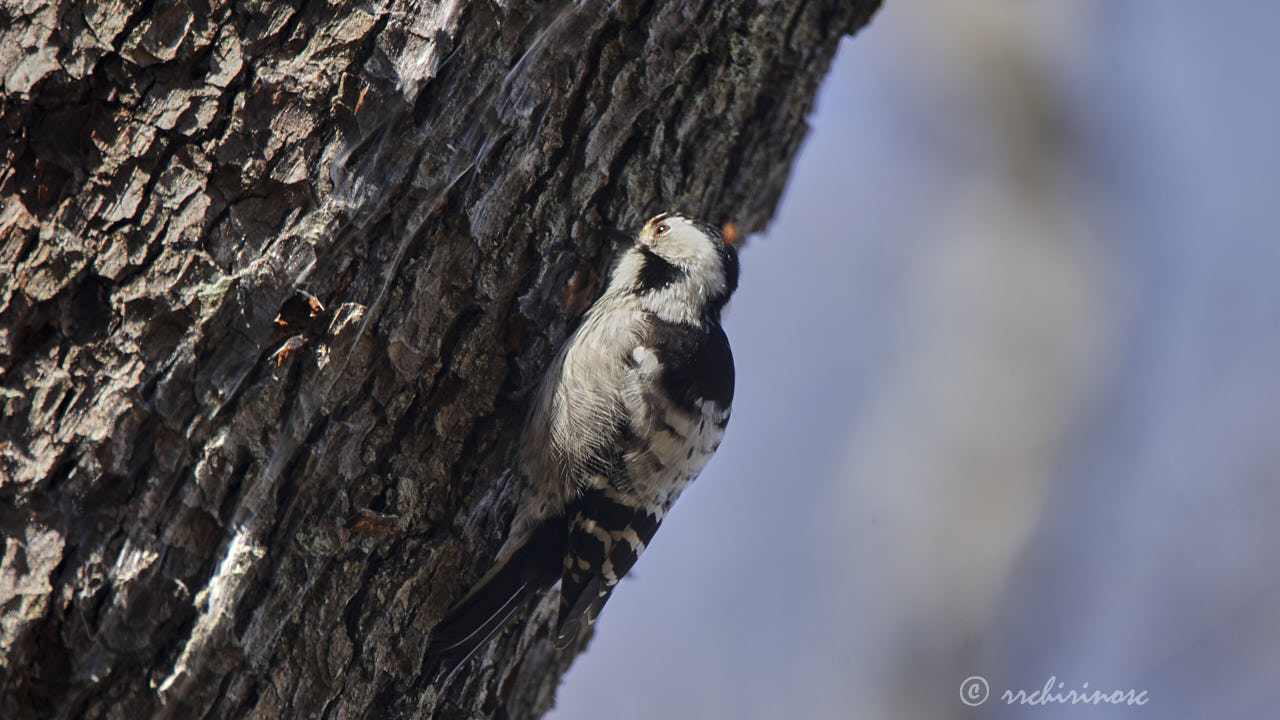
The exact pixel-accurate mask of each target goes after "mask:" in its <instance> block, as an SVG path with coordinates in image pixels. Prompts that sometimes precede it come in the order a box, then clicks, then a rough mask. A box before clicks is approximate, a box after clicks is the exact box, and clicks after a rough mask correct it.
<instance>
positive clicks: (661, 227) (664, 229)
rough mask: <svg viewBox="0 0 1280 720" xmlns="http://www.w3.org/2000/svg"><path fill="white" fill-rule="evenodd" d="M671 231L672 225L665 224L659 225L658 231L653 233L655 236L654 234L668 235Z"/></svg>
mask: <svg viewBox="0 0 1280 720" xmlns="http://www.w3.org/2000/svg"><path fill="white" fill-rule="evenodd" d="M670 229H671V226H670V225H667V224H666V223H663V224H661V225H659V226H658V227H657V229H656V230H654V231H653V234H654V235H666V234H667V231H668V230H670Z"/></svg>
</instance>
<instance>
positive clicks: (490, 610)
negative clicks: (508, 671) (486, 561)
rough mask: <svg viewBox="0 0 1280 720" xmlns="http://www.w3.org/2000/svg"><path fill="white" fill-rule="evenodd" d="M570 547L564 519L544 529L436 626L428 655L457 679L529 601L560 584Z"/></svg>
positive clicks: (542, 527) (485, 578)
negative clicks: (437, 659)
mask: <svg viewBox="0 0 1280 720" xmlns="http://www.w3.org/2000/svg"><path fill="white" fill-rule="evenodd" d="M565 545H566V540H565V530H564V521H563V519H560V520H559V522H558V523H557V522H556V521H555V520H554V519H553V520H552V521H549V522H546V523H544V524H543V525H542V526H541V527H540V528H538V530H537V531H536V532H534V534H533V536H532V537H530V539H529V541H528V542H526V543H525V544H524V545H522V546H520V548H519V549H517V550H516V551H515V552H514V553H512V554H511V556H510V557H509V558H507V560H506V562H504V563H502V564H501V565H499V566H498V567H496V568H494V569H493V570H492V571H490V572H489V574H488V575H486V576H485V577H484V579H482V580H481V581H480V582H479V583H478V584H477V585H476V587H475V588H473V589H472V590H471V592H469V593H467V595H466V597H464V598H462V600H461V601H459V602H458V604H457V605H455V606H454V607H453V609H452V610H450V611H449V614H448V615H446V616H445V617H444V619H443V620H441V621H440V622H439V623H438V624H437V625H436V627H435V629H434V630H433V631H432V633H431V641H430V643H429V644H428V645H427V655H434V656H439V657H440V658H441V659H442V660H443V661H444V662H446V663H449V664H451V665H452V667H451V669H450V671H449V674H450V675H452V674H453V673H454V672H455V671H456V670H457V669H458V668H459V667H461V666H462V664H463V663H465V662H466V661H467V660H469V659H470V658H471V656H472V655H474V654H475V652H476V651H477V650H479V649H480V646H482V645H483V644H484V643H485V641H486V640H488V639H489V638H491V637H493V636H494V635H495V634H496V633H497V632H498V631H499V630H501V629H502V628H503V627H505V626H506V624H507V623H508V622H510V621H511V618H512V617H514V616H515V614H516V612H517V611H519V610H520V609H521V608H523V607H524V606H525V604H526V603H527V602H528V600H529V598H531V597H533V596H534V595H536V594H537V593H539V592H541V591H543V590H546V589H547V588H549V587H551V586H552V585H554V584H555V582H556V581H557V580H559V579H560V572H561V570H562V569H563V567H564V554H565Z"/></svg>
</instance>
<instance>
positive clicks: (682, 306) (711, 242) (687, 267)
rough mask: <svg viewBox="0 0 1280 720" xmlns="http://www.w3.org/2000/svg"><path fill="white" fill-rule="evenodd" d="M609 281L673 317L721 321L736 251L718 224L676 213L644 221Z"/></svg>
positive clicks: (733, 285) (734, 278)
mask: <svg viewBox="0 0 1280 720" xmlns="http://www.w3.org/2000/svg"><path fill="white" fill-rule="evenodd" d="M609 287H610V289H611V290H613V291H616V292H630V293H633V294H635V295H636V296H637V297H638V298H639V299H640V304H641V306H642V307H643V308H644V309H645V310H648V311H649V312H652V313H654V314H655V315H657V316H658V317H660V318H662V319H664V320H668V321H671V322H682V323H686V324H698V323H701V322H704V321H707V320H711V321H717V322H718V321H719V319H720V312H721V310H722V309H723V308H724V305H725V303H727V302H728V301H729V297H730V296H731V295H732V294H733V291H734V290H736V289H737V288H738V251H737V248H736V247H734V246H733V245H732V244H731V243H726V242H725V239H724V235H723V234H722V233H721V232H720V230H719V229H718V228H716V227H715V226H713V225H709V224H707V223H704V222H701V221H698V220H694V219H691V218H688V217H685V216H683V215H678V214H675V213H662V214H661V215H657V216H655V217H654V218H652V219H651V220H649V222H647V223H645V224H644V227H643V228H641V230H640V232H639V233H638V234H637V235H635V238H634V245H633V246H632V247H631V248H629V249H628V250H627V251H626V252H625V253H624V254H623V257H622V260H621V261H620V262H619V263H618V266H617V267H616V268H615V269H614V272H613V277H612V279H611V280H610V283H609Z"/></svg>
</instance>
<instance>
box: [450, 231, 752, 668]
mask: <svg viewBox="0 0 1280 720" xmlns="http://www.w3.org/2000/svg"><path fill="white" fill-rule="evenodd" d="M619 232H620V231H619ZM623 234H624V236H625V237H626V238H627V241H628V242H629V243H630V244H629V246H628V247H626V248H625V249H624V250H623V251H622V252H621V254H620V256H619V257H618V259H617V260H616V262H615V263H614V265H613V268H612V270H611V272H610V275H609V281H608V284H607V286H606V288H605V290H604V293H603V294H602V295H601V296H600V297H599V299H597V300H596V301H595V303H593V304H592V306H591V307H590V308H589V309H588V310H587V313H586V315H585V316H584V317H583V320H582V322H581V324H580V325H579V326H578V328H577V329H576V330H575V331H574V332H573V334H572V335H571V336H570V337H569V339H568V340H567V341H565V343H564V345H563V347H562V348H561V349H560V351H559V352H558V353H557V354H556V356H555V359H554V360H553V361H552V363H551V365H550V367H549V369H548V370H547V372H546V374H545V375H544V376H543V378H542V380H541V382H540V383H539V385H538V388H537V390H536V392H535V393H534V396H533V400H532V402H531V404H530V407H529V411H528V414H527V416H526V418H525V422H524V426H523V429H522V431H521V435H520V441H519V464H520V471H521V473H520V475H519V477H521V478H523V480H524V481H525V482H526V483H527V484H526V485H525V486H524V489H523V492H522V493H521V494H522V499H521V500H520V503H519V506H518V509H517V511H516V514H515V518H514V520H513V521H512V527H511V531H510V533H509V534H508V539H507V541H506V542H505V543H504V545H503V547H502V549H501V550H499V552H498V556H497V557H498V560H497V561H496V562H495V565H494V567H493V569H491V570H490V571H489V572H488V573H487V574H486V575H485V576H484V577H482V578H481V580H480V581H479V582H478V583H476V585H475V587H474V588H473V589H471V590H470V592H468V593H467V594H466V595H465V596H464V597H463V598H462V599H461V600H460V601H458V602H457V603H456V604H455V605H454V607H453V608H452V609H451V610H450V611H449V612H448V613H447V614H446V615H445V617H444V618H443V619H442V620H441V621H440V622H438V623H437V624H436V626H435V627H434V628H433V630H432V633H431V637H430V640H429V642H428V646H427V653H426V654H427V655H428V656H440V657H442V658H443V659H444V660H445V661H446V662H451V663H452V670H450V672H449V677H451V676H452V674H453V673H454V672H456V671H457V669H458V668H459V667H461V666H462V665H463V664H464V663H465V662H466V661H467V660H468V659H470V657H471V656H472V655H473V654H474V653H475V652H476V651H477V650H478V649H479V648H480V647H482V646H483V644H484V643H485V642H486V641H487V640H488V639H489V638H490V637H492V636H493V635H494V634H496V633H497V632H498V631H499V630H501V629H502V628H503V627H505V626H506V624H507V623H508V622H509V621H510V620H511V619H512V618H513V617H514V616H515V614H516V613H517V612H518V611H519V610H520V609H521V608H523V607H524V606H525V604H526V603H527V602H528V601H529V600H530V598H532V597H534V596H537V595H540V594H541V593H543V592H545V591H547V590H549V589H550V588H551V587H552V586H554V585H555V584H556V582H557V581H558V582H559V583H560V602H559V610H558V616H557V619H556V624H555V626H554V634H555V637H554V642H555V645H556V647H557V648H562V649H563V648H565V647H567V646H569V645H570V644H571V643H572V642H573V640H574V639H575V638H576V636H577V634H578V632H579V628H580V626H581V625H582V623H583V622H584V621H585V622H587V623H592V622H595V620H596V618H597V617H598V616H599V613H600V611H601V609H602V608H603V607H604V605H605V603H606V602H607V601H608V599H609V597H610V595H611V594H612V593H613V591H614V588H615V587H616V586H617V584H618V581H619V580H620V579H621V578H622V577H623V576H625V575H626V574H627V572H628V571H630V570H631V568H632V567H633V566H634V565H635V563H636V560H637V559H638V558H639V557H640V555H641V554H642V553H643V552H644V550H645V548H646V547H647V546H648V545H649V543H650V541H651V540H652V539H653V536H654V533H655V532H656V531H657V529H658V527H659V525H661V523H662V521H663V519H664V518H665V517H666V515H667V512H668V511H669V510H670V509H671V506H672V504H673V503H674V502H675V501H676V499H677V498H678V497H679V496H680V494H681V492H682V491H683V490H684V489H685V488H686V487H688V486H689V484H690V483H692V482H693V480H694V479H695V478H696V477H697V476H698V475H699V473H701V472H702V469H703V467H704V466H705V465H706V464H707V461H708V460H710V459H711V456H712V455H713V454H714V453H715V451H716V450H717V449H718V448H719V446H720V442H721V439H722V437H723V435H724V431H725V428H726V426H727V424H728V422H729V414H730V408H731V405H732V402H733V390H734V366H733V353H732V351H731V349H730V347H729V340H728V337H727V336H726V335H725V332H724V329H723V327H722V326H721V316H722V314H723V312H724V309H725V305H726V304H727V303H728V301H729V298H730V297H731V296H732V295H733V293H734V291H735V290H736V289H737V287H738V250H737V247H736V244H735V243H734V242H733V240H735V239H736V232H730V233H728V235H729V240H730V242H726V241H725V234H723V233H722V232H721V231H720V229H718V228H717V227H715V226H714V225H711V224H709V223H706V222H702V221H700V220H697V219H693V218H690V217H687V216H685V215H682V214H678V213H662V214H660V215H657V216H655V217H653V218H652V219H650V220H649V221H648V222H646V223H645V224H644V226H643V227H642V228H641V229H640V231H639V232H638V233H635V234H634V235H631V234H626V233H623Z"/></svg>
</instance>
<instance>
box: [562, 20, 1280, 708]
mask: <svg viewBox="0 0 1280 720" xmlns="http://www.w3.org/2000/svg"><path fill="white" fill-rule="evenodd" d="M1277 28H1280V5H1275V4H1268V3H1252V2H1243V1H1241V2H1223V3H1187V2H1174V3H1170V2H1164V1H1163V0H1132V1H1130V2H1124V3H1115V2H1103V1H1102V0H1093V1H1089V2H1085V1H1076V2H1070V3H1068V2H1044V3H1027V2H1014V1H1013V0H982V2H979V3H963V4H962V3H955V2H946V1H945V0H933V1H930V2H925V1H923V0H921V1H920V2H917V3H897V2H893V1H892V0H891V1H890V2H889V3H887V4H886V7H885V8H884V9H883V10H882V12H881V13H880V15H879V16H878V17H877V18H876V19H875V21H874V22H873V23H872V25H871V26H870V27H869V28H867V29H866V30H864V31H863V32H862V33H861V34H860V35H858V36H857V37H856V38H855V39H849V40H846V41H845V44H844V45H843V47H842V49H841V53H840V55H839V57H838V58H837V62H836V66H835V67H834V68H833V70H832V73H831V74H830V76H829V77H828V79H827V81H826V83H825V85H824V87H823V90H822V95H821V98H820V103H819V107H818V110H817V112H816V113H815V115H814V116H813V118H812V119H811V123H812V125H813V131H812V133H811V135H810V137H809V139H808V140H807V142H806V144H805V146H804V148H803V150H802V152H801V156H800V158H799V160H798V162H797V164H796V166H795V169H794V173H793V177H792V179H791V182H790V184H789V186H788V190H787V193H786V195H785V196H784V198H783V201H782V206H781V207H780V208H779V212H778V215H777V217H776V219H775V222H774V224H773V225H772V227H771V228H770V229H769V231H768V232H767V233H765V234H764V235H762V236H756V237H753V238H752V239H751V242H750V245H749V246H748V248H747V249H746V250H745V251H744V254H743V278H742V284H741V289H740V291H739V293H738V295H737V296H736V298H735V300H734V302H733V304H732V305H731V310H730V315H729V319H728V321H727V325H728V332H729V335H730V339H731V341H732V343H733V347H734V353H735V357H736V358H737V367H738V390H737V398H736V401H735V408H734V417H733V420H732V422H731V423H730V426H729V431H728V434H727V437H726V439H725V441H724V444H723V446H722V447H721V449H720V452H719V454H718V455H717V456H716V458H715V459H714V460H713V461H712V463H711V465H710V466H709V467H708V469H707V471H706V472H705V473H704V474H703V476H702V478H700V479H699V480H698V482H697V483H695V484H694V485H693V487H692V488H691V489H690V490H689V491H688V492H686V494H685V496H684V497H683V498H682V499H681V501H680V503H679V504H678V505H677V506H676V507H675V509H674V510H673V512H672V514H671V515H670V516H669V518H668V520H667V521H666V523H665V524H664V526H663V528H662V530H661V531H660V532H659V534H658V536H657V538H656V539H655V541H654V543H653V545H652V546H651V548H650V549H649V550H648V551H647V552H646V554H645V556H644V558H643V559H642V560H641V561H640V562H639V564H638V565H637V567H636V569H635V570H634V571H633V573H632V575H633V577H632V578H628V580H627V581H625V582H624V583H623V585H622V586H621V587H620V588H619V590H618V592H617V593H616V594H615V595H614V597H613V599H612V600H611V601H610V603H609V606H608V608H607V609H606V610H605V612H604V613H603V616H602V618H601V620H600V623H599V625H598V628H597V634H596V638H595V641H594V642H593V644H592V646H591V648H590V650H589V651H588V652H587V653H586V654H584V655H583V656H581V657H580V658H579V659H578V660H577V662H576V664H575V666H574V668H573V670H572V671H571V672H570V673H569V675H568V676H567V679H566V681H565V683H564V685H563V686H562V687H561V690H560V695H559V700H558V707H557V709H556V710H554V711H553V712H552V714H551V716H550V717H552V718H555V719H556V720H577V719H587V718H600V717H609V718H611V720H626V719H628V718H645V719H648V718H654V717H671V718H733V719H734V720H738V719H745V718H761V719H766V718H768V719H770V720H772V719H774V718H778V717H797V718H841V719H844V718H852V717H910V718H922V717H975V718H976V717H1001V718H1003V717H1008V718H1028V717H1036V718H1051V717H1052V718H1056V717H1062V718H1067V717H1071V718H1080V717H1090V718H1096V717H1115V718H1129V717H1159V718H1162V719H1165V718H1184V717H1185V718H1198V717H1258V716H1264V715H1270V714H1274V708H1275V707H1277V706H1278V705H1280V685H1278V684H1277V683H1276V677H1277V672H1280V569H1278V568H1280V566H1277V563H1276V561H1275V556H1276V549H1277V546H1278V543H1277V540H1278V539H1280V530H1277V529H1276V527H1277V521H1276V518H1277V517H1280V483H1277V479H1278V476H1280V444H1278V443H1277V442H1276V440H1275V439H1276V437H1277V435H1278V433H1277V431H1278V429H1280V382H1278V381H1277V375H1278V373H1280V370H1278V368H1280V241H1278V240H1280V238H1277V231H1276V229H1275V228H1276V226H1277V222H1278V220H1277V217H1276V215H1277V206H1278V205H1280V182H1278V181H1280V170H1278V168H1280V133H1278V131H1277V130H1276V128H1280V80H1277V77H1278V76H1277V74H1276V72H1277V69H1280V43H1277V42H1276V40H1275V30H1276V29H1277ZM977 674H980V675H983V676H985V677H987V678H988V680H989V683H990V687H991V689H992V691H993V696H992V698H991V699H990V700H988V702H987V703H985V704H984V705H982V706H981V707H978V708H970V707H967V706H965V705H963V704H962V703H961V702H960V698H959V695H958V688H959V685H960V682H961V680H963V679H964V678H965V677H967V676H969V675H977ZM1050 676H1056V677H1057V678H1058V679H1059V680H1061V681H1064V682H1066V683H1067V687H1068V688H1070V689H1078V688H1079V687H1080V685H1081V683H1084V682H1089V683H1090V687H1091V688H1106V689H1115V688H1135V689H1139V690H1146V691H1147V692H1148V694H1149V697H1150V698H1151V700H1150V704H1149V705H1147V706H1145V707H1143V708H1136V709H1135V708H1131V707H1119V708H1087V709H1082V708H1079V707H1052V706H1049V707H1035V708H1026V707H1008V706H1006V705H1004V704H1003V703H1001V702H1000V701H999V699H998V697H996V696H997V695H998V694H999V692H1000V691H1001V690H1003V689H1027V690H1033V689H1036V688H1039V687H1041V686H1042V685H1043V684H1044V683H1045V682H1046V680H1047V679H1048V678H1049V677H1050Z"/></svg>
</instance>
